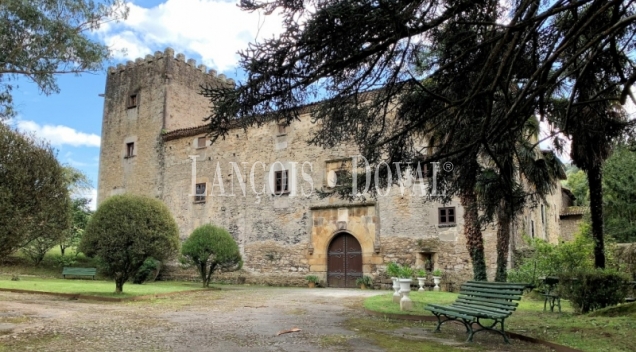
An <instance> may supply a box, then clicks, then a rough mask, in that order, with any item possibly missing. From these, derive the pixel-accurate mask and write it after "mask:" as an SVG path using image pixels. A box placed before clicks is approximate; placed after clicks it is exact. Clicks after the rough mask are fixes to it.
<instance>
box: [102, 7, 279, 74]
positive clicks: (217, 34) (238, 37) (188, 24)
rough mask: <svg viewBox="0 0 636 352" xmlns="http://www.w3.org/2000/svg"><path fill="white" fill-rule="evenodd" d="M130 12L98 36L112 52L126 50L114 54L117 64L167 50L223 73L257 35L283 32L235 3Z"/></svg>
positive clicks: (272, 20)
mask: <svg viewBox="0 0 636 352" xmlns="http://www.w3.org/2000/svg"><path fill="white" fill-rule="evenodd" d="M129 7H130V14H129V16H128V18H127V19H126V20H125V21H123V22H120V23H116V24H108V25H105V26H102V27H101V28H100V29H99V31H98V32H97V34H98V35H99V36H100V37H101V38H102V40H103V41H104V42H105V43H106V44H108V45H109V46H111V48H113V49H115V50H121V49H125V50H126V51H127V53H125V54H123V53H121V52H120V53H119V54H116V58H118V59H129V60H134V59H136V58H138V57H143V56H144V55H147V54H151V53H152V51H151V48H153V49H154V50H163V49H164V48H165V47H171V48H173V49H175V51H176V52H184V53H186V54H190V55H199V56H200V57H201V58H202V59H203V63H204V64H205V65H207V66H209V67H213V68H215V69H217V70H219V71H227V70H229V69H232V68H234V67H235V66H236V64H237V62H238V55H236V52H237V51H239V50H241V49H245V48H247V44H248V43H249V42H254V41H255V39H256V37H257V34H258V38H260V39H262V38H269V37H271V36H272V35H273V34H277V33H280V31H281V30H282V26H281V20H280V17H278V16H276V15H269V16H265V15H263V14H262V13H260V14H259V13H257V12H253V13H249V12H244V11H241V10H240V9H239V8H238V7H237V6H236V4H235V3H234V2H228V1H222V0H167V1H166V2H164V3H162V4H159V5H157V6H155V7H152V8H143V7H141V6H138V5H135V4H132V3H129ZM259 27H260V28H259ZM186 56H188V55H186Z"/></svg>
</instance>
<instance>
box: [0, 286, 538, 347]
mask: <svg viewBox="0 0 636 352" xmlns="http://www.w3.org/2000/svg"><path fill="white" fill-rule="evenodd" d="M124 289H125V288H124ZM384 293H387V291H363V290H344V289H303V288H271V287H248V286H242V287H226V286H224V287H223V289H222V290H221V291H206V292H191V293H185V294H181V295H176V296H171V297H166V298H161V299H156V300H152V301H139V302H126V303H96V302H92V301H90V302H89V301H83V300H68V299H66V298H64V299H63V298H58V297H54V296H46V295H25V294H15V293H6V292H0V327H1V326H4V327H5V330H4V333H3V332H2V329H0V352H4V351H14V350H15V351H22V350H34V351H386V350H392V349H393V348H391V346H392V345H391V346H389V347H387V346H386V344H384V345H383V342H382V341H383V340H378V339H376V336H375V334H374V333H373V331H374V330H373V329H375V326H378V329H381V327H382V326H384V327H385V328H386V329H385V330H386V331H383V333H384V334H387V336H389V337H390V338H391V339H393V340H395V339H403V340H405V339H410V341H411V342H412V340H413V339H415V340H416V341H425V340H426V341H428V342H427V343H433V344H435V346H438V347H441V348H442V349H441V350H443V348H444V346H446V347H447V348H450V349H452V350H454V349H455V348H460V349H462V350H484V346H480V345H474V346H471V347H468V346H466V345H464V344H463V343H461V340H459V338H461V337H462V334H456V335H457V336H448V335H439V334H436V335H434V336H433V335H432V334H430V326H429V325H430V323H427V324H429V325H427V326H426V327H425V328H422V326H421V325H420V326H417V325H416V324H417V323H405V322H399V323H389V322H387V321H386V320H383V319H380V318H374V317H369V316H366V314H364V313H363V311H362V309H361V302H362V300H363V299H364V298H365V297H368V296H372V295H376V294H384ZM356 324H361V325H360V327H359V328H358V327H357V325H356ZM383 324H384V325H383ZM387 324H400V326H399V328H396V327H395V326H393V327H392V328H391V329H388V327H387V326H388V325H387ZM363 326H366V327H369V326H371V327H373V329H372V330H371V334H369V333H368V330H366V331H367V333H365V330H364V327H363ZM292 328H299V329H301V331H297V332H291V333H285V334H281V335H278V336H277V334H278V333H279V332H281V331H284V330H288V329H292ZM9 330H10V331H9ZM451 330H452V329H451ZM378 336H379V335H378ZM479 337H486V336H485V335H480V336H479ZM499 339H501V338H499ZM488 340H490V339H488ZM494 340H497V339H496V338H495V339H494ZM395 341H399V340H395ZM431 341H432V342H431ZM406 342H409V341H406ZM392 343H395V342H392ZM513 344H514V348H512V350H514V351H543V349H538V348H537V347H535V346H531V345H526V344H522V343H520V342H517V341H514V342H513ZM417 346H420V345H417ZM422 347H423V346H422ZM509 347H512V346H505V347H502V346H500V345H499V344H498V343H497V342H495V345H491V346H490V347H488V348H487V350H500V351H504V350H507V349H508V348H509ZM418 350H429V349H418Z"/></svg>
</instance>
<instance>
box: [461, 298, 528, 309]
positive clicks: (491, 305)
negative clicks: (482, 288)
mask: <svg viewBox="0 0 636 352" xmlns="http://www.w3.org/2000/svg"><path fill="white" fill-rule="evenodd" d="M455 302H456V303H461V304H467V305H476V306H483V307H488V308H492V309H498V310H501V311H506V312H514V311H515V310H517V307H515V306H504V305H501V304H496V303H490V302H479V301H469V300H465V299H461V298H460V299H457V301H455Z"/></svg>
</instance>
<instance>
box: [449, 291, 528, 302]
mask: <svg viewBox="0 0 636 352" xmlns="http://www.w3.org/2000/svg"><path fill="white" fill-rule="evenodd" d="M459 294H461V295H470V296H475V297H483V298H497V299H505V300H512V301H518V300H520V299H521V295H516V296H513V295H498V294H494V293H487V292H483V293H482V292H474V291H471V292H463V291H459Z"/></svg>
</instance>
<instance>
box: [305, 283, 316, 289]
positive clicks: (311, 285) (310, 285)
mask: <svg viewBox="0 0 636 352" xmlns="http://www.w3.org/2000/svg"><path fill="white" fill-rule="evenodd" d="M307 285H308V286H309V288H315V287H316V283H315V282H310V283H308V284H307Z"/></svg>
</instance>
